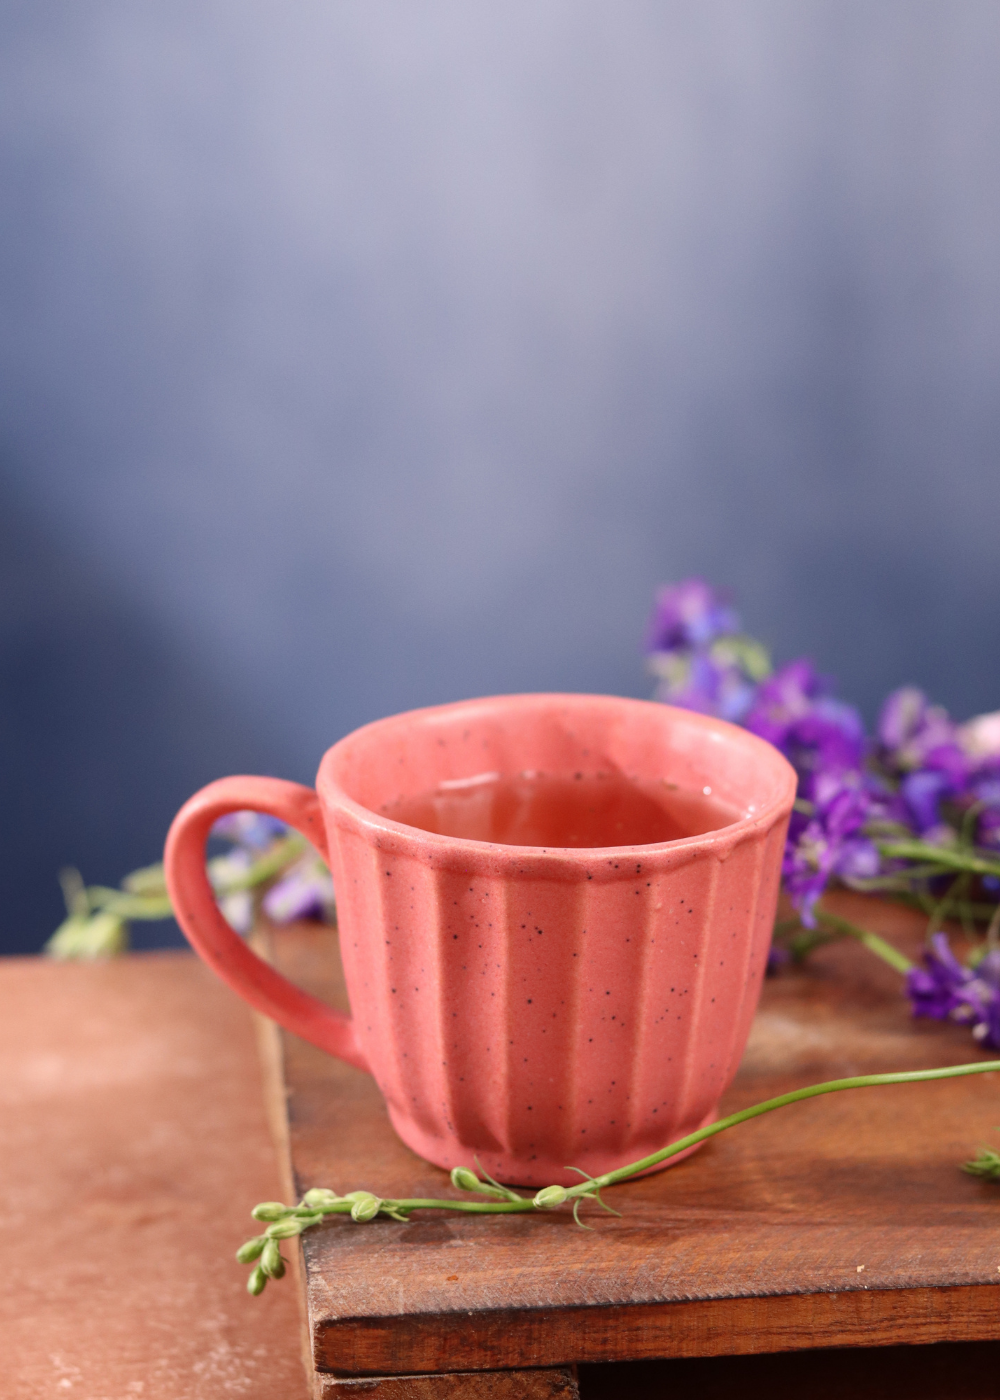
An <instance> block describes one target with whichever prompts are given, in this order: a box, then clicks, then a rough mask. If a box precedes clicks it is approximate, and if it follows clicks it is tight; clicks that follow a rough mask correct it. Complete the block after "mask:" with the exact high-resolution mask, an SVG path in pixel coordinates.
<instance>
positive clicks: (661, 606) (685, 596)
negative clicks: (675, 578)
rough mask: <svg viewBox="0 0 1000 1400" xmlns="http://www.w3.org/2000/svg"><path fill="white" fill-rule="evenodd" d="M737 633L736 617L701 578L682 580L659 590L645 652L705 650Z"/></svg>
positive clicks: (738, 628) (737, 618) (650, 621)
mask: <svg viewBox="0 0 1000 1400" xmlns="http://www.w3.org/2000/svg"><path fill="white" fill-rule="evenodd" d="M739 630H740V620H739V616H738V615H737V614H736V613H735V612H734V611H733V609H732V608H731V607H730V606H729V604H728V603H727V602H725V601H723V598H722V596H721V594H719V593H716V591H715V589H713V588H711V587H710V586H709V585H708V584H707V583H706V582H705V580H704V579H701V578H686V579H683V580H682V581H681V582H680V583H673V584H666V585H664V587H663V588H661V589H659V590H658V591H657V594H656V599H655V601H654V603H653V612H652V616H651V617H650V619H649V627H648V630H647V633H646V651H647V652H649V653H651V652H656V651H676V650H677V649H678V648H687V647H705V646H708V644H709V643H710V642H713V641H714V640H715V638H716V637H720V636H722V635H723V634H724V633H727V632H738V631H739Z"/></svg>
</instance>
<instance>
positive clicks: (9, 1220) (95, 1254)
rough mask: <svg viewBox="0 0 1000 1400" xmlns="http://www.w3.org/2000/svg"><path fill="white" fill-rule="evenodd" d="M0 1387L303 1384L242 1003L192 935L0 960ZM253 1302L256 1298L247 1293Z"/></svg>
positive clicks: (176, 1388)
mask: <svg viewBox="0 0 1000 1400" xmlns="http://www.w3.org/2000/svg"><path fill="white" fill-rule="evenodd" d="M0 1008H2V1014H0V1168H2V1179H3V1188H2V1191H0V1223H2V1226H3V1237H4V1249H3V1282H2V1284H0V1338H2V1370H0V1394H2V1395H3V1397H4V1400H57V1397H58V1400H101V1397H108V1400H112V1397H113V1400H120V1398H121V1400H125V1397H150V1398H151V1397H155V1400H217V1397H219V1396H228V1395H231V1396H239V1397H241V1400H306V1396H307V1394H308V1382H307V1378H306V1373H305V1371H304V1369H303V1366H302V1358H301V1356H300V1352H299V1335H298V1319H297V1315H296V1299H295V1293H294V1291H293V1290H291V1289H289V1290H288V1291H287V1292H285V1293H282V1292H280V1291H279V1290H278V1289H275V1290H274V1291H273V1295H271V1296H269V1297H268V1298H267V1299H266V1300H261V1299H254V1298H250V1297H249V1296H248V1295H247V1292H246V1287H245V1284H246V1274H247V1271H246V1269H245V1268H243V1267H241V1266H240V1265H239V1264H237V1263H236V1261H235V1259H234V1258H233V1253H234V1251H235V1249H236V1247H237V1246H238V1245H239V1243H240V1242H241V1241H242V1240H243V1239H245V1238H246V1236H247V1234H248V1233H249V1231H250V1229H251V1228H252V1222H251V1221H250V1219H249V1215H248V1212H249V1210H250V1207H251V1206H252V1205H253V1204H254V1202H255V1201H258V1200H263V1199H267V1198H269V1197H272V1196H274V1195H275V1194H276V1193H277V1192H278V1191H280V1189H281V1187H280V1185H279V1181H278V1173H277V1171H276V1164H275V1155H274V1147H273V1144H272V1142H271V1138H270V1136H269V1134H268V1129H267V1123H266V1121H265V1116H264V1112H263V1106H262V1102H261V1091H260V1071H259V1065H258V1059H257V1054H256V1048H255V1045H254V1037H253V1028H252V1024H251V1017H250V1013H249V1012H248V1011H247V1009H246V1007H245V1006H244V1005H243V1004H242V1003H241V1002H240V1001H239V1000H238V999H237V998H236V997H234V996H233V995H232V993H231V992H230V991H228V989H227V988H226V987H224V986H222V984H221V983H220V982H219V981H218V980H217V979H216V978H215V977H214V976H213V975H212V973H211V972H209V970H208V969H207V968H206V967H204V966H203V965H202V964H201V963H200V962H198V960H197V958H195V957H194V956H193V955H192V954H190V953H177V952H163V953H139V954H134V955H132V956H129V957H125V958H117V959H114V960H112V961H109V962H102V963H90V964H81V963H73V964H70V963H54V962H50V961H49V960H48V959H43V958H2V959H0ZM264 1301H266V1304H267V1305H266V1306H265V1307H262V1306H261V1303H262V1302H264Z"/></svg>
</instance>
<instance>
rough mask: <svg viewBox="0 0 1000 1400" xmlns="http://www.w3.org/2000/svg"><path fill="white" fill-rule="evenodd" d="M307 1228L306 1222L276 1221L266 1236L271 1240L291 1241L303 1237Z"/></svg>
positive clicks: (266, 1231)
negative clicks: (303, 1232) (296, 1236)
mask: <svg viewBox="0 0 1000 1400" xmlns="http://www.w3.org/2000/svg"><path fill="white" fill-rule="evenodd" d="M305 1228H306V1222H305V1221H304V1220H276V1221H275V1222H274V1224H273V1225H269V1226H268V1227H267V1229H266V1230H265V1231H264V1234H265V1235H266V1236H267V1238H268V1239H269V1240H290V1239H292V1238H293V1237H294V1236H295V1235H301V1234H302V1231H303V1230H304V1229H305Z"/></svg>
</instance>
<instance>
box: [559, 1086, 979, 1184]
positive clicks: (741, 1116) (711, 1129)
mask: <svg viewBox="0 0 1000 1400" xmlns="http://www.w3.org/2000/svg"><path fill="white" fill-rule="evenodd" d="M996 1070H1000V1060H980V1061H977V1062H975V1063H972V1064H965V1065H946V1066H945V1067H944V1068H943V1069H912V1070H899V1071H896V1072H894V1073H891V1074H855V1075H852V1076H851V1078H850V1079H828V1080H826V1082H825V1083H823V1084H810V1085H807V1087H806V1088H804V1089H792V1090H791V1091H790V1092H789V1093H787V1094H778V1096H777V1097H776V1098H773V1099H765V1100H764V1102H763V1103H758V1104H754V1105H753V1106H752V1107H751V1108H741V1109H740V1110H739V1112H737V1113H730V1114H729V1115H728V1117H726V1118H719V1119H717V1120H716V1122H714V1123H709V1124H708V1126H707V1127H705V1128H699V1129H698V1130H697V1132H694V1133H689V1134H688V1135H687V1137H683V1138H680V1139H679V1140H678V1141H677V1142H673V1143H671V1144H670V1146H669V1147H664V1148H663V1149H662V1151H660V1152H653V1153H651V1154H650V1155H649V1156H648V1157H643V1158H642V1160H641V1161H639V1162H630V1163H629V1165H628V1166H627V1167H619V1168H618V1170H617V1171H613V1172H607V1173H605V1175H604V1176H599V1177H596V1178H595V1180H594V1182H589V1181H583V1182H581V1183H580V1184H579V1185H578V1186H571V1187H570V1188H569V1190H568V1192H567V1195H568V1196H582V1195H584V1194H586V1192H588V1191H592V1190H593V1187H594V1185H595V1184H596V1185H597V1186H599V1187H604V1186H612V1185H614V1184H615V1183H616V1182H618V1181H625V1180H627V1179H628V1178H629V1177H630V1176H635V1175H636V1173H637V1172H644V1171H648V1170H649V1168H650V1167H655V1166H658V1165H659V1163H660V1162H665V1161H666V1160H667V1159H668V1158H669V1157H674V1156H676V1155H677V1153H678V1152H684V1151H686V1150H687V1149H688V1148H689V1147H695V1146H697V1144H698V1143H699V1142H704V1141H705V1140H706V1139H707V1138H710V1137H715V1136H716V1134H717V1133H724V1132H725V1131H726V1129H727V1128H735V1127H736V1125H737V1124H738V1123H746V1122H749V1120H750V1119H751V1118H759V1117H760V1116H761V1115H762V1114H764V1113H772V1112H773V1111H774V1109H776V1108H784V1107H785V1106H786V1105H787V1104H790V1103H798V1102H799V1101H800V1100H803V1099H815V1098H819V1097H820V1095H821V1094H837V1093H839V1092H840V1091H841V1090H842V1089H874V1088H878V1087H879V1086H880V1085H884V1084H921V1083H923V1082H924V1081H925V1080H929V1079H955V1078H958V1077H959V1076H960V1075H966V1074H989V1073H992V1072H994V1071H996Z"/></svg>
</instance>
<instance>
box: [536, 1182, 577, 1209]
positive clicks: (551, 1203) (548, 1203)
mask: <svg viewBox="0 0 1000 1400" xmlns="http://www.w3.org/2000/svg"><path fill="white" fill-rule="evenodd" d="M568 1196H569V1192H568V1191H567V1190H566V1188H565V1186H545V1187H543V1188H542V1190H541V1191H539V1193H538V1195H537V1196H536V1197H535V1199H534V1200H533V1201H532V1203H531V1204H532V1205H533V1206H535V1207H537V1209H538V1210H555V1208H556V1206H561V1205H562V1203H563V1201H565V1200H566V1198H567V1197H568Z"/></svg>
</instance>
